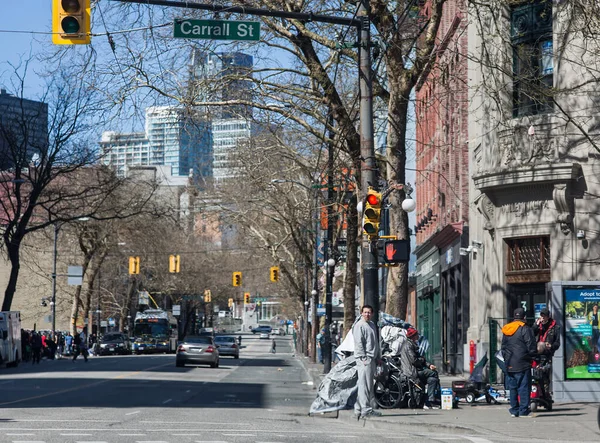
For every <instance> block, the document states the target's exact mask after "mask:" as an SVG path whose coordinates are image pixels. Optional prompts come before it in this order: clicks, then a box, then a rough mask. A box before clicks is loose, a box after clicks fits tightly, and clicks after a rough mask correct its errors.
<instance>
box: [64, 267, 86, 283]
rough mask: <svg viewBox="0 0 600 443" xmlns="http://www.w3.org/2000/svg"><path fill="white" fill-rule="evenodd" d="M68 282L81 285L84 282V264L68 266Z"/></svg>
mask: <svg viewBox="0 0 600 443" xmlns="http://www.w3.org/2000/svg"><path fill="white" fill-rule="evenodd" d="M67 284H69V286H81V285H82V284H83V266H69V267H68V270H67Z"/></svg>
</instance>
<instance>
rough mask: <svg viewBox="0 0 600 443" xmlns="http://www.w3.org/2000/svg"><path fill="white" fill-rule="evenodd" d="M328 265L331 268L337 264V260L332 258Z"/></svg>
mask: <svg viewBox="0 0 600 443" xmlns="http://www.w3.org/2000/svg"><path fill="white" fill-rule="evenodd" d="M327 266H329V267H330V268H333V267H334V266H335V260H334V259H332V258H330V259H329V260H327Z"/></svg>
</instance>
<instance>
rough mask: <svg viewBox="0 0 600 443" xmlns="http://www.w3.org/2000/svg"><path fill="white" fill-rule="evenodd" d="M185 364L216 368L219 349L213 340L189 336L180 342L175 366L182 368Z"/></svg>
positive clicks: (200, 336) (207, 337) (204, 336)
mask: <svg viewBox="0 0 600 443" xmlns="http://www.w3.org/2000/svg"><path fill="white" fill-rule="evenodd" d="M186 364H209V365H210V367H211V368H218V367H219V349H218V348H217V346H216V345H215V342H214V339H213V338H212V337H210V336H207V335H191V336H188V337H186V338H185V339H184V340H183V341H182V342H180V343H179V346H178V347H177V357H176V358H175V366H177V367H183V366H185V365H186Z"/></svg>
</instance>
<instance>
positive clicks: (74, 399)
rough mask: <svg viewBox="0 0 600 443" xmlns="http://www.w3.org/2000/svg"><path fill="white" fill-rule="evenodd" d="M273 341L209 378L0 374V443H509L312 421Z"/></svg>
mask: <svg viewBox="0 0 600 443" xmlns="http://www.w3.org/2000/svg"><path fill="white" fill-rule="evenodd" d="M277 341H278V346H277V350H278V353H277V354H270V353H269V349H270V340H260V339H259V338H258V336H251V335H247V336H244V339H243V345H244V346H243V348H242V350H241V356H240V359H239V360H235V359H233V358H230V357H222V358H221V363H220V367H219V368H215V369H211V368H209V367H207V366H199V367H185V368H176V367H175V357H174V356H173V355H148V356H114V357H113V356H111V357H93V358H90V359H89V361H88V362H87V363H85V362H84V361H83V360H77V361H76V362H72V361H71V360H70V359H63V360H55V361H46V360H44V361H42V363H41V364H39V365H31V364H21V365H20V366H19V367H17V368H11V369H2V370H0V393H1V396H0V407H1V408H2V413H1V415H0V442H15V443H16V442H18V443H46V442H47V443H75V442H86V443H101V442H102V443H117V442H118V443H130V442H131V443H188V442H201V443H208V442H213V443H214V442H231V443H237V442H244V443H246V442H257V443H258V442H263V443H265V442H268V443H275V442H307V443H310V442H328V443H329V442H331V443H334V442H340V443H341V442H354V441H355V442H371V441H372V442H380V441H387V442H394V441H414V442H433V441H435V442H444V441H448V442H450V441H452V442H473V443H488V442H502V441H506V436H504V435H495V436H494V437H490V436H485V435H482V434H481V433H476V432H472V431H470V430H469V429H466V428H460V427H458V428H452V427H447V426H442V427H435V426H433V427H430V426H427V425H425V426H423V425H417V426H406V423H404V424H403V425H400V424H395V423H394V417H400V416H404V417H406V416H407V415H410V414H414V412H411V411H398V410H396V411H393V412H392V411H389V412H387V414H388V416H387V417H386V418H387V419H388V420H387V421H385V422H381V421H379V422H378V421H377V420H375V419H374V420H372V421H364V420H363V421H360V422H358V421H356V420H353V419H351V414H350V412H348V411H343V412H342V413H341V415H340V418H339V419H336V418H335V416H333V417H332V416H317V417H309V416H308V415H307V412H308V409H309V406H310V403H311V402H312V400H313V399H314V398H315V391H314V389H313V387H312V386H310V384H309V378H308V375H307V373H306V371H305V368H304V367H303V365H302V363H301V361H300V360H299V359H298V358H296V357H295V356H294V355H293V353H292V349H291V341H290V339H289V337H278V338H277ZM421 412H422V411H421ZM428 412H429V411H428ZM431 412H433V411H431ZM437 412H439V411H437ZM502 413H503V414H504V411H502ZM420 417H421V418H423V417H422V416H420ZM425 418H426V417H425ZM415 424H418V423H415ZM533 441H535V440H533Z"/></svg>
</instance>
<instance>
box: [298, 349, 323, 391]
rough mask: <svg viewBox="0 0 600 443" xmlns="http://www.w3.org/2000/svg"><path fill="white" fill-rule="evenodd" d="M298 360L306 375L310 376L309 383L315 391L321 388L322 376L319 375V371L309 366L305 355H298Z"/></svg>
mask: <svg viewBox="0 0 600 443" xmlns="http://www.w3.org/2000/svg"><path fill="white" fill-rule="evenodd" d="M296 358H297V359H298V360H299V361H300V363H301V364H302V367H303V368H304V371H305V372H306V375H308V381H309V383H311V384H312V388H313V389H315V390H316V389H317V388H318V387H319V385H320V384H321V374H319V373H318V371H317V370H316V369H314V368H311V367H310V366H309V364H308V361H307V360H308V358H307V357H306V356H304V355H301V354H300V355H298V354H296Z"/></svg>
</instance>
